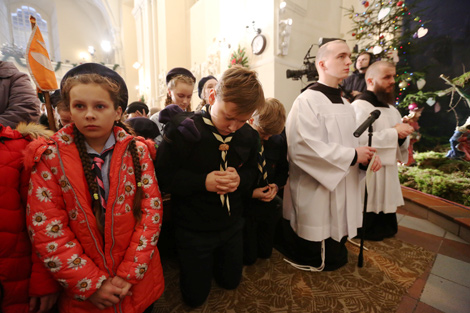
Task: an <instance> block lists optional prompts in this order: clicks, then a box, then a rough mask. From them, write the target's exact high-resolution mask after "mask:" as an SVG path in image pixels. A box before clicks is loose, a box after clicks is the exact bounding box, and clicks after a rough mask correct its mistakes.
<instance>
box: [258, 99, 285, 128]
mask: <svg viewBox="0 0 470 313" xmlns="http://www.w3.org/2000/svg"><path fill="white" fill-rule="evenodd" d="M253 123H254V124H255V125H256V126H258V127H259V128H261V130H262V131H263V132H264V133H266V134H268V135H279V134H280V133H281V132H282V130H283V129H284V126H285V124H286V109H285V108H284V105H283V104H282V103H281V102H280V101H279V100H277V99H275V98H267V99H266V101H265V104H264V106H263V107H261V108H260V109H258V110H257V111H256V112H255V113H254V114H253Z"/></svg>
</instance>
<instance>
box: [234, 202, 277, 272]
mask: <svg viewBox="0 0 470 313" xmlns="http://www.w3.org/2000/svg"><path fill="white" fill-rule="evenodd" d="M281 215H282V199H281V198H280V197H278V196H276V197H275V198H274V199H273V200H271V202H263V201H260V200H257V199H250V202H249V204H248V205H247V206H246V207H245V211H244V217H245V227H244V229H243V263H244V264H245V265H251V264H253V263H255V262H256V259H257V258H262V259H267V258H269V257H271V254H272V251H273V245H274V233H275V231H276V225H277V223H278V221H279V219H280V218H281Z"/></svg>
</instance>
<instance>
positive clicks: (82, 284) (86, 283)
mask: <svg viewBox="0 0 470 313" xmlns="http://www.w3.org/2000/svg"><path fill="white" fill-rule="evenodd" d="M77 288H78V290H80V291H81V292H85V291H87V290H89V289H90V288H91V279H88V278H86V277H85V278H83V279H81V280H79V281H78V283H77Z"/></svg>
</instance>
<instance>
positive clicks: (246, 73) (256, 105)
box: [215, 66, 264, 114]
mask: <svg viewBox="0 0 470 313" xmlns="http://www.w3.org/2000/svg"><path fill="white" fill-rule="evenodd" d="M257 76H258V74H257V73H256V72H255V71H251V70H249V69H247V68H245V67H240V66H233V67H231V68H229V69H228V70H226V71H225V72H224V73H223V74H222V77H221V78H220V80H219V82H218V83H217V85H216V87H215V93H216V97H217V99H219V100H222V101H224V102H232V103H234V104H235V105H236V106H237V109H236V112H237V113H238V114H247V113H253V112H254V111H255V110H257V109H260V108H261V107H262V106H263V105H264V92H263V87H262V86H261V83H260V82H259V80H258V77H257Z"/></svg>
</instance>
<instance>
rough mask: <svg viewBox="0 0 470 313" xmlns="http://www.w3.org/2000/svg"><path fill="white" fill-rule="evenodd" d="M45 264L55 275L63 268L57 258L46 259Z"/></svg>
mask: <svg viewBox="0 0 470 313" xmlns="http://www.w3.org/2000/svg"><path fill="white" fill-rule="evenodd" d="M44 264H45V265H46V267H47V268H48V269H49V270H50V271H51V272H53V273H55V272H58V271H59V270H60V269H61V268H62V262H61V261H60V259H59V258H58V257H56V256H53V257H51V258H47V259H45V260H44Z"/></svg>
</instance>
